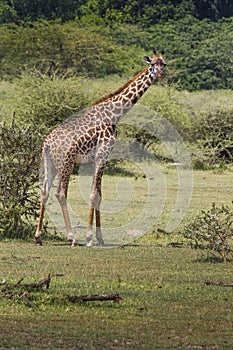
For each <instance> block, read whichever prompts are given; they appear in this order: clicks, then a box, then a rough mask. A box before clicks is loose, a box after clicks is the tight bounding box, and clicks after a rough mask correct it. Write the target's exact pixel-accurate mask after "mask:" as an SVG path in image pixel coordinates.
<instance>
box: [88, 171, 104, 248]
mask: <svg viewBox="0 0 233 350" xmlns="http://www.w3.org/2000/svg"><path fill="white" fill-rule="evenodd" d="M103 170H104V167H103V166H97V167H96V171H95V176H94V178H93V183H92V190H91V196H90V209H89V216H88V231H87V236H86V238H87V246H88V247H90V246H92V245H93V241H92V238H93V220H94V212H95V216H96V239H97V245H104V241H103V238H102V232H101V225H100V203H101V179H102V175H103Z"/></svg>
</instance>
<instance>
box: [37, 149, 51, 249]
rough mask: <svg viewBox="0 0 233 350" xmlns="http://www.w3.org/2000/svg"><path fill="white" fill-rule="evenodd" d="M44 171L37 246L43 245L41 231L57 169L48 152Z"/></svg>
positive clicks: (44, 161) (44, 162)
mask: <svg viewBox="0 0 233 350" xmlns="http://www.w3.org/2000/svg"><path fill="white" fill-rule="evenodd" d="M42 170H43V173H44V180H43V184H42V187H41V204H40V216H39V221H38V226H37V230H36V235H35V238H36V244H37V245H42V239H41V230H42V224H43V218H44V212H45V205H46V202H47V200H48V197H49V191H50V188H51V186H52V183H53V180H54V178H55V176H56V169H55V166H54V164H53V162H52V160H51V157H50V155H49V153H48V152H45V156H44V159H43V169H42Z"/></svg>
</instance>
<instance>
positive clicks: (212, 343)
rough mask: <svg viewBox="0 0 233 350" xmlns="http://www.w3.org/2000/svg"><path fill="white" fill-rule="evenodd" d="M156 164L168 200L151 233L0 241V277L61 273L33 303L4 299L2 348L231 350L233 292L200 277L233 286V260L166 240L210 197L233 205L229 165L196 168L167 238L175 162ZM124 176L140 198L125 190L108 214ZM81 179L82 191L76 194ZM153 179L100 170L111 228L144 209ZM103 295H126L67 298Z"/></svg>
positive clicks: (76, 203)
mask: <svg viewBox="0 0 233 350" xmlns="http://www.w3.org/2000/svg"><path fill="white" fill-rule="evenodd" d="M131 170H132V167H131ZM160 170H161V174H162V175H163V177H164V178H165V179H166V181H165V183H166V198H165V201H164V206H163V208H162V211H161V214H160V215H159V216H158V218H157V221H156V224H155V226H154V231H153V230H152V231H151V232H150V234H147V235H145V236H143V237H142V238H141V239H140V240H139V241H138V245H136V246H135V245H131V246H130V245H128V246H123V247H116V246H115V247H112V248H97V247H93V248H87V247H76V248H74V249H72V248H70V246H69V245H67V244H66V243H64V242H60V243H59V242H55V243H53V242H52V241H45V242H44V246H43V247H36V246H34V242H27V243H25V242H20V241H8V242H0V266H1V270H0V283H1V281H3V280H6V282H7V283H16V282H17V281H18V280H19V279H20V278H24V282H34V281H37V282H38V281H39V280H41V279H43V278H45V277H47V276H48V274H49V273H50V274H63V275H64V276H63V277H53V278H52V281H51V285H50V288H49V289H48V290H44V291H40V292H36V293H33V299H32V302H33V307H31V308H30V307H27V306H26V305H25V302H24V301H23V300H22V298H20V297H14V298H13V299H6V298H5V297H2V296H0V337H1V342H0V344H1V345H0V348H1V349H18V350H21V349H38V350H39V349H47V348H50V349H88V350H89V349H95V350H96V349H97V350H98V349H101V350H102V349H106V350H107V349H133V350H135V349H232V347H233V335H232V326H233V319H232V297H233V289H232V288H230V287H228V288H227V287H222V286H214V285H212V286H210V285H206V284H205V283H204V282H205V281H211V282H224V283H232V282H233V281H232V262H231V261H230V262H227V263H225V264H223V263H219V262H217V260H208V259H206V256H204V255H203V253H202V252H201V251H195V250H191V249H190V248H187V247H182V248H172V247H171V246H169V245H166V244H162V243H167V242H170V241H174V240H178V241H180V240H182V237H181V235H180V234H179V230H180V229H181V228H182V226H183V225H185V223H187V222H189V221H190V220H191V219H192V218H193V217H194V216H195V215H196V214H197V213H198V211H199V210H201V209H207V208H209V207H210V206H211V203H212V202H216V205H220V204H222V203H224V204H229V203H230V202H231V200H232V187H231V186H230V184H231V183H232V172H231V169H228V170H225V171H222V170H220V169H217V170H215V171H213V170H212V171H205V172H203V171H193V173H192V176H193V193H192V197H191V201H190V203H189V206H188V208H187V212H186V215H185V216H184V219H183V221H182V222H181V223H180V225H179V227H178V228H177V230H176V232H175V233H173V234H170V235H164V234H163V233H157V232H156V228H158V227H159V228H163V227H165V226H164V225H165V223H166V221H167V220H168V218H169V217H170V215H171V209H172V208H173V207H174V203H175V201H176V196H177V186H178V176H177V171H176V170H175V169H174V167H172V166H168V165H161V169H160ZM85 176H86V175H83V177H84V178H85ZM84 178H83V179H80V178H79V180H78V179H77V177H76V176H73V177H72V181H71V186H70V192H69V204H70V205H71V207H72V206H73V209H74V210H76V212H77V213H76V214H78V216H79V218H83V220H85V216H86V215H87V199H86V196H87V193H88V190H87V188H86V187H85V186H81V183H82V181H86V180H85V179H84ZM122 180H124V181H126V183H127V186H128V187H129V188H130V191H131V190H132V192H133V197H132V198H134V200H132V198H131V197H130V196H129V195H126V196H123V195H122V197H120V203H121V205H123V206H124V209H123V210H119V211H117V210H116V211H115V212H112V213H111V212H110V213H109V210H107V205H109V203H111V201H112V200H113V198H116V197H117V196H116V195H118V197H119V196H120V193H118V191H117V188H118V189H119V188H121V187H120V186H124V185H125V183H124V182H123V183H122V182H121V181H122ZM78 181H80V182H78ZM87 182H88V181H87ZM155 185H156V183H155ZM79 186H81V188H82V189H83V188H85V189H86V193H85V191H84V190H83V192H81V194H80V191H79V192H78V187H79ZM147 186H148V183H147V180H146V179H145V178H144V177H142V176H141V175H140V176H139V170H138V169H136V168H135V169H134V171H133V176H126V177H123V178H122V177H121V176H114V177H113V176H110V175H105V176H104V178H103V198H104V201H106V203H107V204H106V203H104V206H105V210H104V212H103V225H104V226H105V231H106V232H107V231H108V229H109V227H112V226H113V225H116V227H120V224H122V223H127V220H129V219H130V217H129V215H130V213H131V215H138V214H137V211H139V212H140V208H141V206H142V205H144V204H145V198H146V193H147V192H146V189H147ZM114 191H115V192H114ZM118 197H117V198H118ZM129 198H131V199H130V200H129ZM125 201H126V202H127V205H124V203H125ZM122 203H123V204H122ZM114 205H116V203H115V202H113V207H114ZM135 213H136V214H135ZM115 216H117V218H115ZM111 225H112V226H111ZM117 225H118V226H117ZM84 231H85V230H84ZM106 239H108V236H107V237H106ZM158 243H159V244H158ZM3 287H4V285H3V286H1V287H0V289H2V288H3ZM100 293H120V295H121V296H122V297H123V300H122V301H121V302H120V303H119V304H115V303H113V302H111V301H109V302H102V303H101V302H89V303H86V304H84V303H77V304H71V303H70V302H69V301H68V300H67V296H68V295H69V296H71V295H83V294H100ZM0 295H2V294H0Z"/></svg>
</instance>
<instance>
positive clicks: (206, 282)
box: [204, 281, 233, 287]
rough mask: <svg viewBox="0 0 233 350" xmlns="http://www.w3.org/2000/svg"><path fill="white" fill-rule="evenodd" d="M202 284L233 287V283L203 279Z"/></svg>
mask: <svg viewBox="0 0 233 350" xmlns="http://www.w3.org/2000/svg"><path fill="white" fill-rule="evenodd" d="M204 284H205V285H207V286H220V287H233V283H224V282H211V281H205V282H204Z"/></svg>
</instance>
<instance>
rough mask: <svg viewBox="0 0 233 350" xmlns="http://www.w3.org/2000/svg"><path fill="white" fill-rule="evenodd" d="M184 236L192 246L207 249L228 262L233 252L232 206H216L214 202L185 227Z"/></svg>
mask: <svg viewBox="0 0 233 350" xmlns="http://www.w3.org/2000/svg"><path fill="white" fill-rule="evenodd" d="M184 236H185V237H186V238H187V239H188V240H189V241H190V244H191V247H192V248H195V249H203V250H206V251H207V252H208V253H210V254H211V255H213V256H214V257H215V258H216V257H220V259H221V260H222V261H224V262H226V261H227V257H228V256H229V255H230V254H232V252H233V242H232V239H233V210H232V208H230V207H228V206H224V205H222V206H221V207H216V205H215V204H214V203H213V204H212V207H211V209H210V210H208V211H202V212H201V213H200V214H199V215H198V216H197V217H196V219H195V220H194V222H193V223H191V224H189V225H188V226H186V227H185V229H184Z"/></svg>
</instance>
